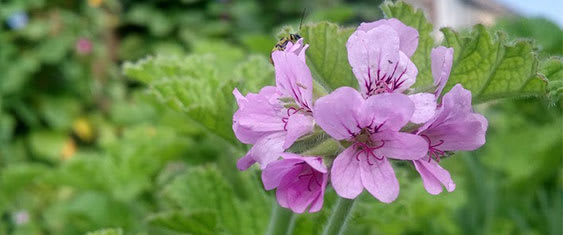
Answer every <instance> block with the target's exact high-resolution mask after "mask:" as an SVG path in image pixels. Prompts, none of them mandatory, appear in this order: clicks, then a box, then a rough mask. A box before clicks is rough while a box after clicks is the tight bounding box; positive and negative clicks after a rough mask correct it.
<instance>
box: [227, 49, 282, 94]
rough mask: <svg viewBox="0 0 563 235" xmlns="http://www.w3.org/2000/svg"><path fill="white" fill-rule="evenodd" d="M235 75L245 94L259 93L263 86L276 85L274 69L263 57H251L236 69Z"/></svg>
mask: <svg viewBox="0 0 563 235" xmlns="http://www.w3.org/2000/svg"><path fill="white" fill-rule="evenodd" d="M234 74H235V77H236V80H237V83H238V85H237V87H241V89H239V90H240V92H242V93H243V94H246V93H247V92H258V91H259V90H260V89H261V88H262V87H263V86H266V85H273V83H274V67H273V66H272V64H270V62H269V61H268V59H266V58H264V57H263V56H257V55H255V56H250V57H249V58H248V59H247V60H245V61H244V62H242V63H240V64H239V65H238V66H237V67H236V69H235V72H234Z"/></svg>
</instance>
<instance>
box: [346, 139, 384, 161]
mask: <svg viewBox="0 0 563 235" xmlns="http://www.w3.org/2000/svg"><path fill="white" fill-rule="evenodd" d="M370 142H372V141H370ZM383 146H385V141H384V140H381V144H379V145H377V146H372V145H370V144H367V143H363V142H356V143H354V145H353V148H355V149H356V153H355V154H354V157H356V160H358V161H360V155H361V154H365V156H366V160H367V163H368V164H369V165H370V166H371V165H373V163H372V162H371V161H370V158H371V157H373V158H375V159H376V160H379V161H381V160H383V159H384V158H385V156H383V155H381V156H377V155H376V154H375V152H374V151H375V150H377V149H380V148H383Z"/></svg>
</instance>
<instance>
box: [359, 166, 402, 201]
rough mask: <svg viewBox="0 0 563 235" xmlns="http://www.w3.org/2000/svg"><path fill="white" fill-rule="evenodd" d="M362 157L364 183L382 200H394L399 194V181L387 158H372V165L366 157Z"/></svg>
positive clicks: (372, 193)
mask: <svg viewBox="0 0 563 235" xmlns="http://www.w3.org/2000/svg"><path fill="white" fill-rule="evenodd" d="M360 159H362V160H361V161H362V162H361V163H360V168H361V170H360V172H361V178H362V185H363V186H364V187H365V188H366V189H367V190H368V192H369V193H371V195H373V196H374V197H375V198H377V199H378V200H380V201H381V202H384V203H390V202H392V201H394V200H395V199H396V198H397V196H398V195H399V181H398V180H397V177H395V171H393V167H392V166H391V164H390V163H389V161H387V158H383V160H375V159H373V158H372V159H373V161H371V162H370V163H371V165H370V164H368V162H367V160H365V158H363V157H360Z"/></svg>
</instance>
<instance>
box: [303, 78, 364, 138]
mask: <svg viewBox="0 0 563 235" xmlns="http://www.w3.org/2000/svg"><path fill="white" fill-rule="evenodd" d="M363 103H364V98H362V96H361V95H360V93H358V91H356V90H355V89H353V88H351V87H341V88H338V89H336V90H335V91H333V92H332V93H330V94H329V95H326V96H323V97H321V98H319V99H318V100H317V102H316V103H315V108H314V110H315V111H314V112H313V116H314V118H315V121H316V123H317V124H318V125H319V126H320V127H321V128H322V129H323V130H324V131H325V132H326V133H327V134H329V135H330V136H332V137H333V138H335V139H337V140H343V139H349V138H351V137H352V136H353V135H355V134H357V133H359V132H360V131H361V128H360V127H359V124H360V123H359V113H358V112H359V109H360V107H361V106H362V105H363Z"/></svg>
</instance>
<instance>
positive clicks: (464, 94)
mask: <svg viewBox="0 0 563 235" xmlns="http://www.w3.org/2000/svg"><path fill="white" fill-rule="evenodd" d="M487 126H488V124H487V119H485V117H483V116H482V115H480V114H477V113H474V112H473V110H472V107H471V92H470V91H468V90H466V89H464V88H463V87H462V86H461V85H459V84H458V85H455V86H454V87H453V88H452V89H451V90H450V91H449V92H448V93H446V94H445V95H444V97H443V98H442V105H441V106H440V107H439V108H438V110H437V111H436V114H435V115H434V116H433V117H432V119H430V120H429V121H428V122H427V123H426V124H424V125H423V126H422V127H420V128H419V130H418V132H417V134H418V135H420V136H422V137H423V138H424V139H425V140H426V141H427V144H428V153H427V154H426V156H425V157H424V158H422V159H419V160H415V161H413V162H414V165H415V167H416V170H417V171H418V172H419V173H420V176H421V177H422V181H423V183H424V188H426V191H428V192H429V193H430V194H439V193H440V192H442V186H441V184H443V185H444V186H445V187H446V190H448V192H451V191H453V190H454V189H455V184H454V182H453V181H452V179H451V177H450V174H449V173H448V171H446V170H445V169H443V168H442V167H440V166H439V165H438V162H439V161H440V157H441V156H444V155H445V154H446V151H456V150H475V149H477V148H479V147H481V146H482V145H483V144H485V133H486V131H487Z"/></svg>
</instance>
